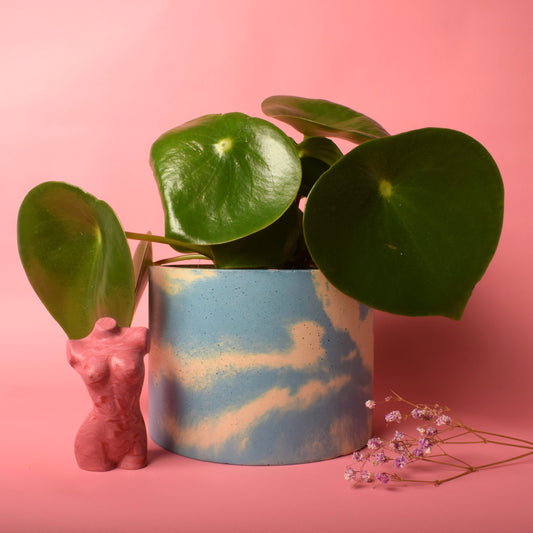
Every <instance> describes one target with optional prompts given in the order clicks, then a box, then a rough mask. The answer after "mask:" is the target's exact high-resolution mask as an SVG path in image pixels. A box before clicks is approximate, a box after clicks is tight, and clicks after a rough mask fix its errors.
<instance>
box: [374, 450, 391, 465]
mask: <svg viewBox="0 0 533 533" xmlns="http://www.w3.org/2000/svg"><path fill="white" fill-rule="evenodd" d="M387 460H388V457H387V456H386V455H385V453H384V452H383V450H380V451H379V452H378V453H376V455H375V456H374V461H373V464H374V465H381V464H383V463H386V462H387Z"/></svg>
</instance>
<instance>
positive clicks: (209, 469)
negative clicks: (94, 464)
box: [0, 0, 533, 532]
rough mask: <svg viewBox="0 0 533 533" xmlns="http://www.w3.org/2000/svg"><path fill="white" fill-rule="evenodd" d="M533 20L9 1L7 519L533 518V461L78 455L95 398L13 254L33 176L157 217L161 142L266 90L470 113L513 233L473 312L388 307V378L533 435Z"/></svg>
mask: <svg viewBox="0 0 533 533" xmlns="http://www.w3.org/2000/svg"><path fill="white" fill-rule="evenodd" d="M532 19H533V3H531V2H530V1H529V0H523V1H520V0H507V1H498V0H494V1H493V0H475V1H474V0H471V1H465V0H448V1H446V2H441V1H431V0H426V1H424V0H404V1H400V0H373V1H372V2H369V1H361V0H349V1H338V0H328V1H321V0H315V1H311V0H307V1H291V0H270V1H268V2H256V1H254V0H226V1H209V0H204V1H202V2H197V3H194V5H193V2H185V1H177V0H176V1H174V2H173V1H170V0H169V1H162V0H152V1H150V2H147V1H146V2H142V1H136V0H129V1H117V0H106V1H105V2H104V1H99V0H98V1H92V2H71V1H63V2H61V1H57V0H50V1H48V2H39V1H24V2H17V3H15V2H10V3H7V2H3V3H2V6H1V7H0V39H1V45H0V66H1V70H0V76H1V90H0V117H1V128H0V145H1V154H2V157H1V162H0V165H1V166H2V169H1V173H0V175H1V179H2V210H1V211H0V216H1V221H2V226H3V228H4V229H3V231H2V233H1V236H0V239H1V243H0V244H1V249H2V250H3V254H2V257H3V263H2V278H3V290H2V306H1V313H2V326H1V327H2V341H3V343H4V345H3V350H2V355H1V359H0V410H1V411H0V415H1V418H0V420H1V423H0V427H1V430H0V431H1V439H0V451H1V457H2V466H1V467H0V530H2V531H6V532H19V531H37V530H38V531H130V532H135V531H148V530H150V531H170V530H184V531H209V530H211V529H213V530H217V531H325V530H326V529H327V530H328V531H343V530H354V529H356V528H357V529H359V528H361V527H363V526H370V527H372V528H373V530H374V531H385V530H386V528H394V530H395V531H408V530H410V531H418V530H420V528H421V527H422V525H424V528H425V527H426V526H427V527H428V528H429V529H431V530H433V531H467V530H471V531H501V530H503V529H504V528H505V529H507V528H509V529H513V530H514V531H517V532H522V531H527V530H530V529H529V528H528V526H527V524H529V526H531V523H533V511H532V508H531V503H530V499H531V489H532V487H533V481H532V480H533V476H532V474H533V468H532V466H533V459H529V460H526V461H522V462H520V463H516V464H515V465H513V466H509V467H505V468H497V469H494V470H491V471H489V472H482V473H479V474H474V475H473V476H468V477H466V478H463V479H462V480H458V481H455V482H452V483H450V484H447V485H443V486H442V487H439V488H433V487H431V486H418V485H416V486H413V485H410V486H397V487H396V488H395V489H392V490H382V489H380V490H371V489H368V487H366V488H365V489H368V490H353V489H351V488H350V485H349V484H347V483H346V482H344V480H343V471H344V466H345V465H346V464H347V463H348V459H347V458H340V459H335V460H332V461H327V462H323V463H319V464H313V465H299V466H292V467H270V468H269V467H266V468H265V467H263V468H252V467H232V466H225V465H213V464H209V463H201V462H198V461H192V460H188V459H184V458H181V457H179V456H176V455H172V454H169V453H166V452H164V451H162V450H161V449H159V448H158V447H157V446H155V445H154V444H153V443H150V450H149V452H150V461H151V464H150V465H149V467H148V468H146V469H144V470H142V471H137V472H124V471H113V472H111V473H106V474H94V473H87V472H83V471H80V470H78V469H77V467H76V465H75V462H74V456H73V449H72V443H73V438H74V435H75V433H76V431H77V428H78V426H79V425H80V423H81V421H82V420H83V418H84V417H85V414H86V413H87V412H88V410H89V408H90V402H89V398H88V395H87V393H86V391H85V389H84V387H83V385H82V383H81V380H80V379H79V376H78V375H77V374H76V373H75V372H73V371H72V369H71V368H70V367H69V366H68V364H67V362H66V356H65V336H64V334H63V332H62V331H61V330H60V328H59V327H58V326H57V325H56V323H55V322H54V321H53V320H52V319H51V317H50V316H49V315H48V314H47V312H46V310H45V309H44V307H43V306H42V304H41V303H40V302H39V301H38V299H37V298H36V296H35V295H34V293H33V291H32V289H31V287H30V286H29V284H28V282H27V280H26V278H25V275H24V272H23V270H22V268H21V266H20V263H19V259H18V253H17V248H16V215H17V210H18V206H19V205H20V203H21V201H22V199H23V197H24V195H25V194H26V193H27V192H28V191H29V189H30V188H32V187H33V186H35V185H36V184H38V183H40V182H42V181H45V180H49V179H54V180H66V181H69V182H71V183H73V184H75V185H78V186H80V187H82V188H84V189H86V190H88V191H90V192H92V193H93V194H95V195H96V196H98V197H100V198H101V199H103V200H105V201H107V202H108V203H110V204H111V205H112V206H113V207H114V208H115V210H116V212H117V213H118V215H119V218H120V219H121V221H122V223H123V225H124V226H125V228H126V229H128V230H130V231H146V230H148V229H151V230H152V231H153V232H154V233H161V232H162V231H163V220H162V216H161V211H160V203H159V197H158V193H157V191H156V188H155V186H154V182H153V178H152V176H151V171H150V168H149V166H148V163H147V159H148V151H149V147H150V145H151V143H152V142H153V141H154V140H155V138H156V137H157V136H158V135H159V134H160V133H162V132H163V131H165V130H167V129H169V128H171V127H173V126H176V125H178V124H180V123H182V122H185V121H186V120H189V119H191V118H194V117H196V116H198V115H201V114H206V113H214V112H228V111H242V112H245V113H249V114H252V115H256V116H261V111H260V102H261V101H262V100H263V99H264V98H265V97H267V96H269V95H271V94H295V95H300V96H307V97H316V98H326V99H330V100H334V101H337V102H339V103H344V104H345V105H348V106H350V107H353V108H355V109H357V110H358V111H361V112H363V113H366V114H368V115H370V116H372V117H374V118H375V119H376V120H378V121H379V122H380V123H382V124H383V125H384V126H385V128H387V129H388V130H389V131H390V132H391V133H399V132H401V131H405V130H408V129H413V128H418V127H424V126H430V125H431V126H441V127H451V128H455V129H459V130H462V131H464V132H465V133H468V134H470V135H472V136H473V137H475V138H476V139H478V140H479V141H480V142H482V143H483V144H484V145H485V146H486V147H487V149H488V150H489V151H490V152H491V153H492V155H493V157H494V158H495V160H496V162H497V163H498V165H499V167H500V170H501V172H502V175H503V178H504V182H505V187H506V214H505V223H504V229H503V234H502V239H501V243H500V247H499V249H498V251H497V254H496V256H495V258H494V260H493V262H492V264H491V266H490V267H489V270H488V271H487V274H486V276H485V277H484V279H483V280H482V282H481V283H479V285H478V286H477V288H476V290H475V291H474V295H473V297H472V299H471V301H470V303H469V305H468V307H467V310H466V312H465V315H464V318H463V320H462V321H461V322H459V323H455V322H452V321H450V320H447V319H443V318H424V319H414V318H403V317H395V316H391V315H386V314H384V313H377V316H376V328H375V329H376V353H375V357H376V364H375V369H376V376H375V378H376V381H375V388H376V396H377V397H382V396H383V395H384V394H386V391H387V390H388V389H389V388H393V389H395V390H396V391H398V392H400V393H402V394H403V395H404V396H407V397H409V398H411V399H413V400H415V401H429V402H435V401H438V402H441V403H444V404H448V405H449V406H450V407H452V408H454V409H455V410H456V411H457V413H458V414H459V415H460V416H461V417H462V418H463V419H465V420H467V421H469V422H471V423H472V424H477V425H479V426H482V428H488V429H493V430H497V431H500V432H505V431H508V432H510V433H514V434H517V435H522V436H524V437H526V438H529V439H533V428H532V415H531V412H532V409H531V408H532V406H533V392H532V391H533V387H532V386H531V382H532V379H533V357H532V354H533V342H532V333H531V325H530V322H531V318H532V312H531V305H530V302H531V299H532V298H533V283H532V275H531V271H532V269H533V253H532V251H531V243H532V236H533V231H532V230H533V223H532V220H533V219H532V216H531V204H532V200H533V181H532V180H531V168H532V167H533V159H532V155H531V154H532V146H533V127H532V113H531V103H532V101H531V87H532V86H533V61H532V59H533V47H532V38H531V33H530V32H531V20H532ZM146 323H147V313H146V301H145V303H144V305H143V308H142V309H141V311H140V312H139V313H138V314H137V316H136V319H135V324H136V325H146ZM142 402H143V409H144V410H145V412H146V394H145V393H143V398H142ZM378 429H379V424H378Z"/></svg>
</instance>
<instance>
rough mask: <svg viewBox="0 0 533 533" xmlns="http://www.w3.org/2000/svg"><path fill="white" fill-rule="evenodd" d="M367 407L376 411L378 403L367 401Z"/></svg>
mask: <svg viewBox="0 0 533 533" xmlns="http://www.w3.org/2000/svg"><path fill="white" fill-rule="evenodd" d="M365 405H366V407H367V409H374V408H375V407H376V402H375V401H374V400H367V401H366V402H365Z"/></svg>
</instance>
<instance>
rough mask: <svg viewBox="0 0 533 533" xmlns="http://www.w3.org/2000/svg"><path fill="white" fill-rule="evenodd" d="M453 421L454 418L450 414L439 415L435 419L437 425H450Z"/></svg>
mask: <svg viewBox="0 0 533 533" xmlns="http://www.w3.org/2000/svg"><path fill="white" fill-rule="evenodd" d="M451 423H452V419H451V418H450V417H449V416H448V415H439V416H438V417H437V419H436V420H435V424H437V426H449V425H450V424H451Z"/></svg>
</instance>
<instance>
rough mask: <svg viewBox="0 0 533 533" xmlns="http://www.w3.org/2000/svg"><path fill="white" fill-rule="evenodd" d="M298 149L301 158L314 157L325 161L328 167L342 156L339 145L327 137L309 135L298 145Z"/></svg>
mask: <svg viewBox="0 0 533 533" xmlns="http://www.w3.org/2000/svg"><path fill="white" fill-rule="evenodd" d="M296 151H297V152H298V156H299V157H300V159H303V158H304V157H312V158H313V159H318V160H320V161H323V162H324V163H326V165H328V167H330V166H331V165H333V163H336V162H337V161H338V160H339V159H340V158H341V157H342V152H341V151H340V149H339V147H338V146H337V145H336V144H335V143H334V142H333V141H332V140H331V139H327V138H326V137H307V138H306V139H304V140H303V141H302V142H301V143H300V144H298V145H297V146H296Z"/></svg>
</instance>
